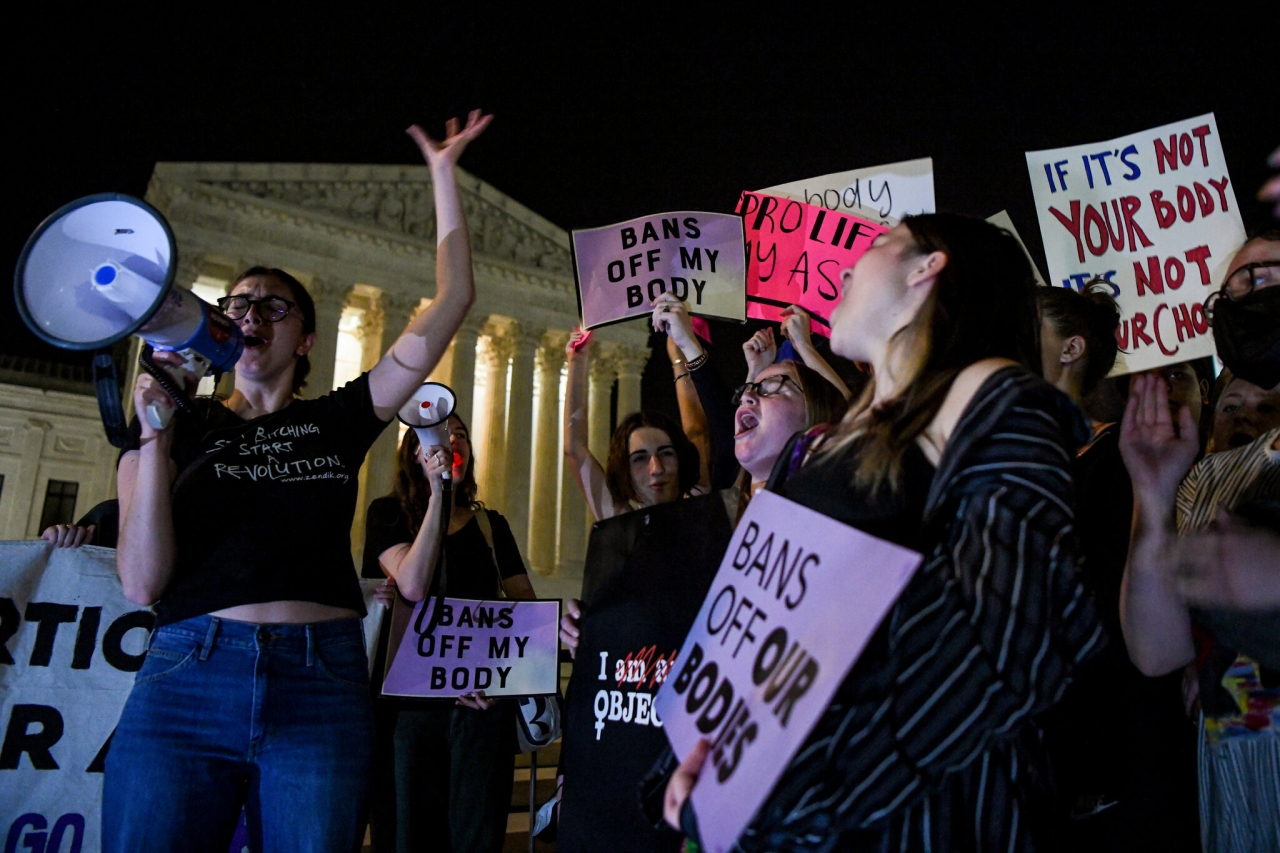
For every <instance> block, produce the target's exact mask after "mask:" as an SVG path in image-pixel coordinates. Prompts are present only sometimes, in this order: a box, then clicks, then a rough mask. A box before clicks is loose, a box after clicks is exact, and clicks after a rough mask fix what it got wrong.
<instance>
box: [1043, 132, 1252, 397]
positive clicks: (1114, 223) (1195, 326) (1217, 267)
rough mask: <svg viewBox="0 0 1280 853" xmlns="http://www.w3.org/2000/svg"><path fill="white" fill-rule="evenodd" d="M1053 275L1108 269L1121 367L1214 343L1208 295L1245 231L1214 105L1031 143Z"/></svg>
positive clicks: (1061, 279)
mask: <svg viewBox="0 0 1280 853" xmlns="http://www.w3.org/2000/svg"><path fill="white" fill-rule="evenodd" d="M1027 168H1028V170H1029V171H1030V175H1031V187H1032V190H1033V192H1034V194H1035V200H1036V215H1037V216H1038V218H1039V220H1040V232H1041V235H1042V236H1043V237H1044V249H1045V255H1046V257H1047V260H1048V262H1049V279H1050V281H1051V282H1052V283H1053V284H1054V285H1061V286H1063V287H1070V288H1073V289H1076V290H1079V289H1081V288H1082V287H1083V286H1084V284H1085V282H1087V281H1088V280H1089V279H1091V278H1094V277H1096V276H1100V277H1102V278H1105V279H1106V280H1107V281H1108V282H1109V283H1110V285H1111V290H1112V293H1113V295H1114V296H1115V298H1116V301H1117V302H1118V303H1119V305H1120V313H1121V318H1122V320H1121V325H1120V329H1119V330H1118V332H1117V341H1118V343H1119V345H1120V350H1121V353H1120V357H1119V358H1118V359H1117V360H1116V369H1115V371H1114V372H1115V373H1131V372H1135V371H1139V370H1148V369H1150V368H1152V367H1159V366H1161V365H1164V364H1172V363H1175V362H1180V361H1187V360H1188V359H1192V358H1199V357H1201V356H1206V355H1212V354H1213V351H1214V348H1213V336H1212V334H1211V333H1210V330H1209V319H1208V317H1207V316H1206V314H1205V310H1204V302H1205V300H1206V299H1207V298H1208V297H1209V295H1210V294H1211V293H1213V292H1214V291H1216V290H1217V288H1218V286H1219V285H1220V284H1221V283H1222V279H1223V274H1224V273H1225V272H1226V269H1227V264H1228V263H1229V262H1230V260H1231V256H1232V255H1233V254H1234V253H1235V251H1236V250H1237V249H1238V248H1239V247H1240V245H1241V244H1242V243H1243V242H1244V237H1245V233H1244V224H1243V222H1242V221H1241V219H1240V211H1239V209H1238V208H1237V206H1236V200H1235V193H1234V190H1233V189H1232V185H1231V180H1230V177H1229V176H1228V174H1227V164H1226V160H1225V159H1224V157H1223V154H1222V143H1221V141H1220V140H1219V137H1218V126H1217V123H1216V122H1215V121H1214V118H1213V114H1212V113H1209V114H1207V115H1203V116H1199V117H1197V118H1193V119H1187V120H1186V121H1180V122H1174V123H1173V124H1168V125H1165V126H1163V127H1158V128H1154V129H1152V130H1147V131H1143V132H1141V133H1135V134H1132V135H1129V136H1124V137H1120V138H1118V139H1112V140H1110V141H1107V142H1099V143H1095V144H1091V145H1076V146H1072V147H1069V148H1056V149H1052V150H1049V151H1031V152H1028V153H1027Z"/></svg>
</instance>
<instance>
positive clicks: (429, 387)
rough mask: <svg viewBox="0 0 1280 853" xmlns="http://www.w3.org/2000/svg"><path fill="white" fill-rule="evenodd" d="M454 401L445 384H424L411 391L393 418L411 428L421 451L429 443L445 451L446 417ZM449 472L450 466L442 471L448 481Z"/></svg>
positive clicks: (447, 422) (447, 444)
mask: <svg viewBox="0 0 1280 853" xmlns="http://www.w3.org/2000/svg"><path fill="white" fill-rule="evenodd" d="M457 402H458V401H457V399H456V398H455V397H454V396H453V389H452V388H450V387H449V386H448V385H441V384H440V383H439V382H425V383H423V384H422V385H421V386H420V387H419V388H418V390H417V391H414V392H413V396H412V397H410V398H409V402H407V403H405V404H404V405H403V406H401V407H400V411H399V412H397V413H396V417H397V418H399V419H400V423H402V424H405V425H406V426H411V427H413V431H414V432H416V433H417V434H418V443H419V444H421V445H422V447H423V448H424V449H425V448H428V447H430V446H431V445H433V444H434V445H438V446H440V447H444V448H447V447H448V446H449V416H450V415H452V414H453V408H454V406H456V405H457ZM451 471H452V466H450V470H447V471H445V473H444V478H445V479H446V480H447V479H449V478H450V473H451Z"/></svg>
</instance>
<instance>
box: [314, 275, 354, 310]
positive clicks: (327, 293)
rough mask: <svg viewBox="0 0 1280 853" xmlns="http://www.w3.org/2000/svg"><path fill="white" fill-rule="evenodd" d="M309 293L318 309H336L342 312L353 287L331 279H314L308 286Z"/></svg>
mask: <svg viewBox="0 0 1280 853" xmlns="http://www.w3.org/2000/svg"><path fill="white" fill-rule="evenodd" d="M307 292H308V293H310V294H311V298H312V299H313V300H315V303H316V306H317V307H327V308H335V309H337V310H338V311H339V312H341V310H342V308H343V307H344V306H345V305H346V304H347V296H348V295H349V294H350V293H351V285H349V284H343V283H341V282H336V281H332V280H329V279H323V278H313V279H311V282H310V283H309V284H308V285H307Z"/></svg>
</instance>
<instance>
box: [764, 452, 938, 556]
mask: <svg viewBox="0 0 1280 853" xmlns="http://www.w3.org/2000/svg"><path fill="white" fill-rule="evenodd" d="M804 441H805V437H804V436H797V437H796V438H794V439H792V441H791V443H790V444H788V445H787V447H786V449H784V450H783V452H782V457H781V458H780V459H779V468H778V469H777V470H776V471H775V475H774V477H773V478H772V481H771V482H770V486H769V487H770V489H771V490H773V491H775V492H777V493H778V494H780V495H782V496H783V497H785V498H788V499H790V500H793V501H795V502H796V503H798V504H800V505H801V506H805V507H808V508H809V509H812V510H816V511H817V512H820V513H822V514H823V515H825V516H827V517H829V518H834V519H835V520H836V521H839V522H842V523H844V524H847V525H849V526H850V527H856V528H858V529H859V530H861V531H862V532H864V533H868V534H870V535H872V536H875V537H877V538H879V539H884V540H886V541H888V542H892V543H894V544H895V545H901V546H903V547H904V548H911V549H912V550H915V551H920V550H923V542H922V530H921V526H922V525H921V522H922V521H923V519H924V508H925V503H926V501H927V500H928V498H929V488H930V486H931V485H932V484H933V475H934V467H933V465H932V464H930V462H929V460H928V459H927V458H926V457H925V455H924V451H923V450H921V449H920V447H919V445H917V444H914V443H913V444H912V445H911V446H910V447H909V448H907V451H906V453H905V454H904V455H903V459H902V477H901V480H900V482H899V484H898V488H897V489H894V490H892V491H891V490H889V489H888V488H880V489H877V490H875V491H872V490H870V489H867V488H864V487H860V486H858V485H856V484H855V483H854V480H853V472H854V468H855V466H856V461H857V455H858V452H859V449H860V447H861V444H862V442H860V441H852V442H849V443H847V444H846V445H845V446H844V447H842V448H839V449H837V450H835V451H832V452H830V453H821V452H819V453H815V454H814V455H813V456H812V457H810V459H809V461H808V463H806V464H805V465H804V466H803V467H801V468H800V469H799V470H798V471H795V472H794V473H791V474H790V475H789V476H788V471H787V468H789V467H790V465H789V464H788V463H789V462H790V460H791V459H792V457H793V454H794V453H796V452H801V453H802V452H803V448H804V445H803V444H802V442H804ZM784 465H785V466H787V467H785V468H784V467H783V466H784Z"/></svg>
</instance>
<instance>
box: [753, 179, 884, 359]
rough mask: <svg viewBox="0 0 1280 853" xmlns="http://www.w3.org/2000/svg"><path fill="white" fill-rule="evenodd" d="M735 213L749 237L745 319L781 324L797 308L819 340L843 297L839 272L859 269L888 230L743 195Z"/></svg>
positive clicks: (785, 202)
mask: <svg viewBox="0 0 1280 853" xmlns="http://www.w3.org/2000/svg"><path fill="white" fill-rule="evenodd" d="M737 212H738V213H739V214H740V215H741V216H742V222H743V227H744V228H745V229H746V234H747V315H748V316H750V317H754V318H756V319H759V320H775V321H779V322H781V321H782V319H783V314H782V311H783V309H785V308H788V307H789V306H792V305H798V306H800V307H802V308H804V310H805V311H807V312H809V314H810V316H811V317H812V318H813V322H814V328H815V329H816V330H817V331H818V333H819V334H822V335H826V336H827V337H830V336H831V324H830V322H829V318H830V317H831V312H832V311H833V310H835V307H836V305H837V304H839V302H840V299H841V297H842V296H843V289H842V285H841V282H840V271H841V270H843V269H846V268H847V267H851V266H853V265H854V264H855V263H857V261H858V258H860V257H862V255H863V253H864V252H866V251H867V249H868V248H869V247H870V246H871V241H872V240H874V239H875V238H876V237H878V236H879V235H881V234H883V233H884V232H885V231H888V230H889V229H888V228H886V227H885V226H883V225H878V224H876V223H875V222H871V221H870V220H866V219H860V218H859V217H856V216H852V215H849V214H845V213H839V212H834V211H829V210H827V209H825V208H822V207H817V206H815V205H811V204H805V203H804V202H801V201H796V200H795V199H789V198H778V197H775V196H771V195H763V194H761V193H743V194H742V198H741V199H740V200H739V202H738V207H737Z"/></svg>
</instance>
